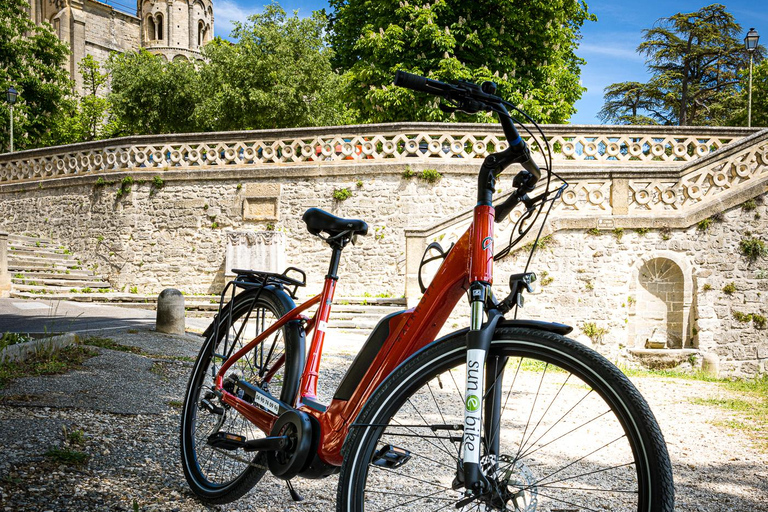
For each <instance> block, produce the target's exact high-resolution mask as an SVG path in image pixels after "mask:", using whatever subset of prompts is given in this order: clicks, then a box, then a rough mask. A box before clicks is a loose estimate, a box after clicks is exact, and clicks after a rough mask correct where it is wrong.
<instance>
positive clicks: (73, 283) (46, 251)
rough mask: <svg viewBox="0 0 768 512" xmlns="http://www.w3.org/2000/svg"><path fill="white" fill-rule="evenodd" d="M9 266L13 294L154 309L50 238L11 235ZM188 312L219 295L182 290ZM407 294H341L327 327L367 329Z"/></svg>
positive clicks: (208, 313) (205, 307) (152, 302)
mask: <svg viewBox="0 0 768 512" xmlns="http://www.w3.org/2000/svg"><path fill="white" fill-rule="evenodd" d="M8 271H9V273H10V274H11V283H12V284H11V297H12V298H17V299H49V300H68V301H75V302H105V303H109V304H112V305H115V306H120V307H128V308H141V309H155V307H156V304H157V295H156V294H149V295H147V294H139V293H130V290H129V293H126V292H125V291H119V290H114V289H112V288H111V285H110V283H109V282H108V281H107V280H106V278H105V277H103V276H101V275H99V274H97V273H96V272H94V270H92V269H88V268H85V266H84V265H83V262H82V261H80V260H78V259H77V258H76V257H75V256H74V255H72V254H71V252H70V250H69V249H68V248H66V247H64V246H63V245H59V244H57V243H56V242H54V241H53V240H51V239H48V238H43V237H35V236H28V235H9V237H8ZM184 305H185V307H186V309H187V315H188V316H190V317H212V316H213V315H214V314H215V313H216V312H217V311H218V308H219V295H186V296H185V297H184ZM405 307H406V305H405V298H382V297H341V298H337V299H336V300H335V304H334V306H333V311H332V312H331V321H330V322H329V326H330V327H334V328H338V329H361V330H364V331H369V330H370V329H372V328H373V327H374V326H375V325H376V323H378V321H379V320H380V319H381V318H382V317H383V316H385V315H388V314H390V313H393V312H395V311H400V310H403V309H405Z"/></svg>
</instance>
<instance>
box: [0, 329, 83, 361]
mask: <svg viewBox="0 0 768 512" xmlns="http://www.w3.org/2000/svg"><path fill="white" fill-rule="evenodd" d="M76 340H77V335H76V334H74V333H66V334H61V335H57V336H49V337H46V338H39V339H35V340H32V341H28V342H27V343H19V344H17V345H10V346H8V347H5V348H4V349H2V351H0V362H3V363H4V362H6V361H20V360H21V361H23V360H25V359H27V358H28V357H29V356H30V355H32V354H34V353H36V352H38V351H41V350H52V349H60V348H64V347H68V346H69V345H72V344H74V343H75V341H76Z"/></svg>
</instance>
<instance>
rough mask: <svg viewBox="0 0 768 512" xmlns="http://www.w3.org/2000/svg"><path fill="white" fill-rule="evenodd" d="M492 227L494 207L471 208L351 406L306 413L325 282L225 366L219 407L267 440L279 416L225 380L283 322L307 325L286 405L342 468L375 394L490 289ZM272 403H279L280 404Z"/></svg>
mask: <svg viewBox="0 0 768 512" xmlns="http://www.w3.org/2000/svg"><path fill="white" fill-rule="evenodd" d="M493 223H494V208H493V207H492V206H489V205H478V206H476V207H475V209H474V216H473V221H472V224H471V225H470V227H469V229H468V230H467V231H466V232H465V233H464V234H463V235H462V237H461V238H460V239H459V241H458V242H457V243H456V245H454V247H453V248H452V249H451V250H450V251H449V252H448V254H447V256H446V258H445V260H444V261H443V263H442V264H441V266H440V268H439V269H438V271H437V273H436V275H435V277H434V278H433V280H432V283H431V284H430V285H429V287H428V288H427V290H426V291H425V293H424V295H423V297H422V298H421V300H420V301H419V303H418V304H417V305H416V307H415V308H413V309H410V310H407V311H405V312H404V313H402V314H400V315H398V317H396V319H397V323H396V325H391V329H390V334H389V336H388V337H387V338H386V340H385V341H384V343H383V345H382V346H381V349H380V350H379V351H378V353H377V354H376V356H375V357H374V359H373V362H372V363H371V364H370V366H369V368H368V369H367V370H366V372H365V374H364V375H363V377H362V379H361V380H360V382H359V384H358V385H357V386H356V388H355V389H354V391H353V392H352V394H351V396H350V397H349V400H340V399H336V398H334V399H333V400H332V401H331V403H330V404H329V406H328V407H327V408H326V409H325V410H320V409H322V407H317V406H314V407H310V406H308V405H307V403H306V402H311V401H314V400H315V399H316V397H317V383H318V377H319V368H320V359H321V356H322V350H323V343H324V341H325V329H326V324H327V322H328V318H329V315H330V311H331V303H332V301H333V295H334V292H335V289H336V278H335V276H326V279H325V285H324V287H323V291H322V292H321V293H320V294H319V295H317V296H315V297H313V298H312V299H310V300H308V301H307V302H305V303H304V304H302V305H301V306H299V307H296V308H295V309H293V310H292V311H290V312H288V313H286V314H285V315H284V316H283V317H282V318H280V319H279V320H278V321H277V322H275V323H274V324H273V325H272V326H270V327H269V328H268V329H266V330H265V331H264V332H263V333H261V334H260V335H259V336H257V337H256V338H254V339H253V340H252V341H250V342H249V343H248V344H246V346H244V347H243V348H242V349H241V350H239V351H238V352H236V353H235V354H233V355H232V356H231V357H230V358H228V359H227V361H225V362H224V364H223V365H222V367H221V368H220V369H219V372H218V374H217V375H216V379H215V386H216V389H217V391H218V392H220V393H221V395H222V401H223V402H225V403H227V404H229V405H230V406H231V407H232V408H234V409H235V410H236V411H238V412H239V413H240V414H242V415H243V416H244V417H246V418H247V419H248V420H249V421H250V422H252V423H253V424H254V425H256V426H257V427H259V428H260V429H261V430H262V431H264V432H265V433H266V434H267V435H269V433H270V432H271V430H272V427H273V425H274V424H275V422H276V421H277V419H278V415H277V414H274V413H272V412H269V411H267V410H264V409H262V408H260V407H258V406H257V405H255V404H252V403H248V402H246V401H244V400H242V399H240V398H238V397H237V396H235V395H234V394H232V393H229V392H228V391H226V390H225V389H223V379H224V374H225V373H226V371H227V370H228V369H229V368H230V367H231V366H232V364H234V363H235V362H236V361H237V360H238V359H240V358H242V357H243V356H244V355H245V354H247V353H248V352H250V351H251V350H253V349H254V348H255V347H257V346H258V345H259V343H261V342H262V341H263V340H265V339H267V338H269V337H270V336H271V335H273V334H274V333H275V332H276V331H277V330H278V329H280V328H281V327H282V326H284V325H285V324H286V323H287V322H290V321H294V320H304V321H306V322H307V324H306V327H305V328H306V332H307V333H313V336H312V343H311V345H310V348H309V353H308V357H307V362H306V364H305V367H304V371H303V373H302V377H301V387H300V392H299V396H298V397H297V398H296V399H295V400H294V403H291V404H285V405H287V406H289V407H290V408H295V409H298V410H300V411H303V412H305V413H307V414H310V415H311V416H313V417H314V418H316V419H317V421H318V422H319V424H320V429H321V434H320V436H321V437H320V443H319V448H318V452H317V454H318V456H319V457H320V459H321V460H322V461H323V462H325V463H326V464H329V465H332V466H340V465H341V463H342V460H343V457H342V455H341V449H342V446H343V444H344V440H345V438H346V436H347V433H348V432H349V428H350V425H351V422H352V421H353V420H354V419H355V418H356V417H357V415H358V413H359V412H360V410H361V408H362V407H363V405H364V404H365V402H366V401H367V400H368V398H369V397H370V396H371V394H372V393H373V392H374V391H375V390H376V388H377V387H378V386H379V385H380V384H381V383H382V382H383V381H384V380H385V379H386V378H387V376H389V375H390V374H391V373H392V371H393V370H394V369H395V368H397V366H398V365H399V364H400V363H402V362H403V361H405V360H406V359H407V358H408V357H410V356H411V355H413V354H414V353H415V352H416V351H418V350H419V349H421V348H423V347H424V346H426V345H427V344H429V343H430V342H432V341H433V340H435V339H436V337H437V334H438V333H439V331H440V329H441V328H442V327H443V324H444V323H445V321H446V320H447V319H448V316H449V315H450V314H451V311H452V310H453V308H454V306H455V305H456V304H457V303H458V301H459V299H461V297H462V295H464V294H465V293H466V292H467V291H468V290H469V289H470V285H472V284H473V283H478V282H479V283H482V284H483V285H485V286H490V285H491V284H492V281H493ZM317 304H319V307H318V309H317V311H316V312H315V315H314V317H313V318H312V319H309V318H307V317H306V316H304V315H303V312H304V311H306V310H308V309H309V308H311V307H313V306H315V305H317ZM283 361H284V359H280V360H278V361H277V362H276V363H275V366H274V368H273V369H271V370H270V372H269V373H268V374H267V379H269V378H270V377H271V375H273V374H274V373H275V372H276V371H277V370H278V369H279V366H280V365H281V364H282V363H283ZM275 402H276V403H279V401H278V400H275ZM313 405H314V404H313Z"/></svg>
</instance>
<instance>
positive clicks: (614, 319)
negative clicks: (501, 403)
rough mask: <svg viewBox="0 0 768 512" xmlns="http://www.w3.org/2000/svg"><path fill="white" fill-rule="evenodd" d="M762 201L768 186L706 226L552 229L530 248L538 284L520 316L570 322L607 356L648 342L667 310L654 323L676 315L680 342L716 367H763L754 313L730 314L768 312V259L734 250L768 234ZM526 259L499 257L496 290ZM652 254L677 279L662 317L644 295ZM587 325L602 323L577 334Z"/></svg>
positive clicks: (741, 370)
mask: <svg viewBox="0 0 768 512" xmlns="http://www.w3.org/2000/svg"><path fill="white" fill-rule="evenodd" d="M767 202H768V194H765V193H763V194H762V195H760V196H757V197H756V198H754V199H751V200H750V201H749V202H747V203H746V208H751V207H752V206H753V203H754V206H755V208H754V209H745V208H744V206H743V205H738V206H735V207H732V208H730V209H728V210H726V211H725V212H723V213H722V215H721V216H719V219H720V220H716V221H713V222H712V223H711V224H710V226H709V227H708V229H705V230H702V229H699V227H698V226H697V225H692V226H690V227H688V228H686V229H672V230H662V229H650V230H648V231H647V232H646V230H645V229H639V230H635V229H626V230H624V231H623V233H622V235H621V237H620V238H619V237H618V236H617V234H616V233H614V232H613V231H612V230H601V231H599V233H597V234H589V233H588V232H587V230H585V229H578V230H575V229H564V230H560V231H557V232H555V233H554V234H552V235H551V241H550V242H549V243H548V244H547V245H546V247H545V248H543V249H539V250H538V251H537V252H536V255H535V257H534V260H533V262H532V264H531V267H530V270H531V271H534V272H536V273H537V274H538V277H539V281H538V283H539V286H538V290H537V291H536V292H535V293H534V294H532V295H530V296H529V297H528V300H527V302H526V305H525V307H524V308H523V310H522V311H521V314H522V315H523V316H524V317H531V318H537V319H542V320H548V321H557V322H562V323H565V324H568V325H572V326H574V336H578V337H579V339H580V340H582V341H585V342H587V343H591V344H594V345H595V348H597V349H598V350H600V351H601V352H603V353H605V354H607V355H609V356H610V357H612V358H613V359H614V360H615V359H617V358H619V357H620V355H621V352H622V350H621V349H623V348H627V349H633V348H645V346H646V340H647V339H648V338H649V337H650V338H652V339H653V336H652V335H651V333H649V332H648V329H647V327H648V324H649V323H654V319H659V318H660V317H663V315H665V314H669V317H667V318H664V320H665V322H658V320H657V321H656V322H655V323H656V324H657V325H659V324H661V325H669V324H675V323H680V324H681V325H679V327H678V329H679V331H678V332H680V333H681V334H682V339H681V340H680V342H682V343H684V344H685V347H686V348H697V349H699V350H701V351H702V352H704V353H709V354H716V355H717V356H718V358H719V360H720V368H721V370H722V371H723V372H724V374H728V375H754V374H755V373H757V372H758V371H759V372H768V328H767V327H768V326H766V325H764V324H763V325H761V323H760V320H759V319H758V322H755V321H754V320H750V321H747V322H744V321H739V320H737V319H736V318H735V317H734V315H737V316H738V315H739V313H741V314H744V315H749V314H752V315H760V316H762V317H768V259H765V258H763V259H759V260H757V261H750V260H749V259H748V258H747V257H745V256H744V255H743V254H742V252H741V250H740V248H739V244H740V241H741V240H742V239H745V238H748V237H755V238H758V239H761V240H763V241H768V223H766V220H765V219H767V218H768V207H767V206H766V203H767ZM747 233H749V234H747ZM527 257H528V253H527V252H526V251H518V252H517V253H515V254H513V255H511V256H510V257H509V258H508V259H506V260H503V261H502V262H500V264H499V265H498V266H497V271H496V283H497V286H496V290H497V293H499V294H501V293H503V292H505V291H506V289H505V283H506V279H507V278H508V276H509V274H511V273H514V272H520V271H522V268H524V266H525V262H526V259H527ZM659 260H661V261H663V262H664V264H665V265H664V268H663V269H662V270H666V271H667V272H668V273H667V274H666V275H665V274H664V273H662V274H661V277H662V281H663V280H666V279H668V278H670V277H675V274H678V275H679V278H680V282H678V283H677V284H676V285H674V286H672V288H671V289H670V290H669V296H667V297H665V298H664V301H663V303H664V304H663V305H664V307H665V308H670V311H669V312H667V311H666V310H665V311H662V312H661V315H659V314H658V310H656V308H655V306H656V305H657V304H658V302H656V301H651V300H648V299H649V297H648V295H649V294H652V293H653V292H657V290H658V284H660V283H658V282H657V283H654V284H653V285H652V286H647V284H648V283H649V282H650V283H653V282H654V281H655V280H654V273H653V272H652V271H650V270H649V265H648V263H649V262H654V261H659ZM659 268H661V267H659ZM684 274H685V277H686V279H683V275H684ZM644 284H645V285H646V286H644ZM729 285H733V287H734V289H733V291H732V292H731V291H730V290H731V288H730V287H729V288H726V286H729ZM654 286H656V289H654ZM662 286H666V284H663V285H662ZM724 289H726V291H723V290H724ZM499 290H501V291H499ZM727 292H729V293H727ZM665 293H666V290H665ZM676 294H679V295H678V296H676ZM658 295H659V294H658V292H657V293H656V296H657V297H658ZM685 296H688V297H690V298H689V305H690V307H688V308H684V307H683V305H684V303H685ZM657 300H658V299H657ZM673 310H674V311H673ZM683 315H685V316H683ZM667 322H668V323H667ZM683 323H685V325H686V326H685V327H684V325H682V324H683ZM587 324H592V325H593V326H594V327H596V328H597V329H598V332H599V331H600V330H604V331H605V333H604V335H602V337H599V336H596V337H595V338H596V339H595V340H590V339H589V338H588V337H587V336H586V335H585V334H584V331H585V330H587V331H588V330H589V326H588V325H587ZM680 342H678V341H673V340H671V339H670V342H669V343H668V344H667V346H668V347H670V348H680Z"/></svg>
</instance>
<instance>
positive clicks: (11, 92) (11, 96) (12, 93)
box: [7, 86, 19, 153]
mask: <svg viewBox="0 0 768 512" xmlns="http://www.w3.org/2000/svg"><path fill="white" fill-rule="evenodd" d="M7 93H8V104H9V105H10V106H11V153H13V104H14V103H16V96H18V95H19V93H18V92H16V89H15V88H14V87H13V86H10V87H9V88H8V91H7Z"/></svg>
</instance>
